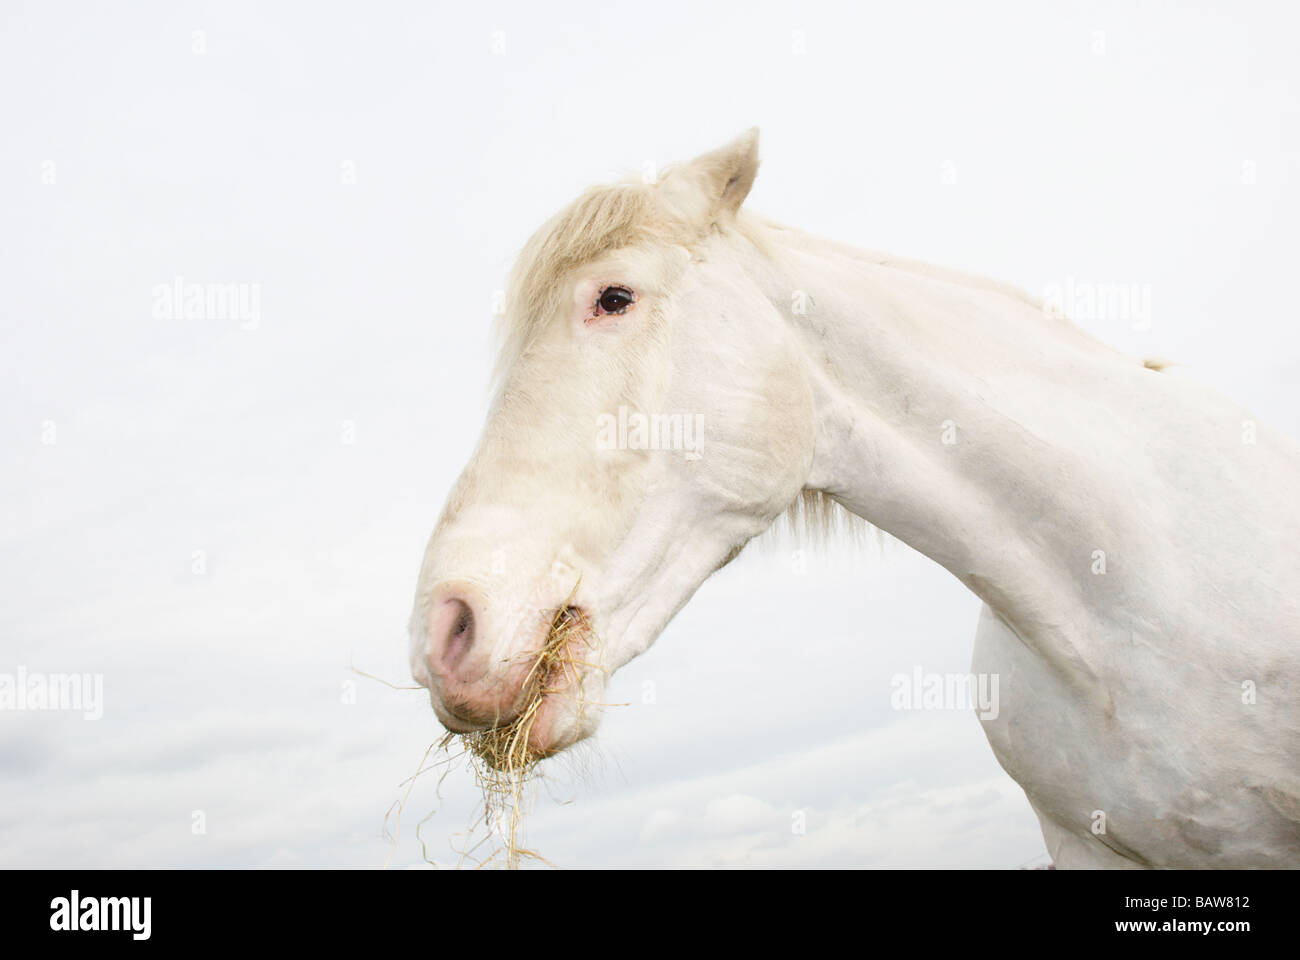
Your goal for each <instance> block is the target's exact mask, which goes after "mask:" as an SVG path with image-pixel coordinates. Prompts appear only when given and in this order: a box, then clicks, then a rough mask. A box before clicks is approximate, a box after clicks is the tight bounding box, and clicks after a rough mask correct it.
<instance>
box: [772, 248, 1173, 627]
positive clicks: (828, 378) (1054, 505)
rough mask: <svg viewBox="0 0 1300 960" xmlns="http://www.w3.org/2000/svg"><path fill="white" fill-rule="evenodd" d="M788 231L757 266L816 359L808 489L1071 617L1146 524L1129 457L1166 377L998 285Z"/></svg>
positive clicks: (992, 598)
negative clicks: (1119, 530) (1093, 576)
mask: <svg viewBox="0 0 1300 960" xmlns="http://www.w3.org/2000/svg"><path fill="white" fill-rule="evenodd" d="M771 240H772V244H771V247H770V249H769V250H768V251H767V254H766V255H765V256H764V257H763V261H764V267H763V269H762V270H758V271H756V272H755V278H756V280H758V282H759V283H760V284H761V285H763V287H764V289H765V292H766V294H767V296H768V297H769V298H770V299H771V300H772V302H773V303H774V305H776V306H777V307H778V308H779V309H780V310H781V312H782V314H783V315H785V316H787V317H789V318H790V320H789V322H790V323H791V325H792V327H793V330H794V332H795V334H796V337H797V338H798V340H799V341H800V343H801V344H802V348H803V350H804V352H805V354H806V356H807V368H808V371H809V380H810V382H811V384H812V389H813V393H814V397H815V406H816V414H817V417H816V422H815V426H814V430H815V431H816V453H815V458H814V463H813V468H812V472H811V475H810V476H809V478H808V483H807V486H808V487H810V488H812V489H817V490H822V491H824V492H825V493H827V494H828V495H830V496H831V497H833V498H834V499H835V500H837V501H838V502H839V503H840V504H842V505H843V506H844V507H846V508H848V509H849V510H850V511H852V512H853V513H855V514H858V515H859V516H861V517H863V518H864V519H866V520H868V521H870V522H871V523H873V524H875V525H876V526H878V527H880V528H882V529H883V530H885V531H886V532H888V533H890V534H891V535H893V536H895V537H897V538H898V539H900V540H902V541H904V542H905V543H907V544H909V545H910V546H912V547H913V548H915V549H916V550H918V551H920V552H921V553H923V554H925V555H926V556H928V557H930V558H931V559H933V560H935V561H937V562H938V563H940V564H942V565H943V566H944V567H946V568H947V569H948V570H949V571H950V572H952V573H953V574H955V575H956V576H957V577H958V578H959V579H960V580H962V582H964V583H965V584H966V585H967V586H968V587H970V588H971V589H972V590H973V591H974V592H975V593H976V594H977V595H979V596H980V597H981V598H982V599H983V600H984V601H985V602H986V603H988V604H989V605H990V606H992V607H993V608H994V609H995V610H997V611H998V612H999V613H1001V614H1003V615H1004V616H1005V617H1006V618H1007V619H1008V620H1010V621H1013V622H1024V621H1026V620H1033V621H1037V622H1044V620H1045V619H1046V620H1050V619H1053V618H1055V617H1059V616H1060V615H1061V614H1062V612H1063V611H1062V605H1063V603H1066V602H1068V601H1067V600H1066V599H1065V598H1063V597H1062V595H1061V594H1062V590H1063V584H1064V583H1066V582H1067V581H1069V582H1077V581H1078V580H1079V578H1080V576H1081V574H1082V575H1083V576H1085V577H1086V575H1087V572H1088V568H1089V563H1090V559H1091V558H1092V556H1093V551H1094V550H1095V549H1101V550H1105V549H1108V548H1111V547H1113V546H1114V545H1115V544H1114V540H1113V534H1112V531H1114V530H1115V529H1116V525H1117V524H1124V523H1128V524H1129V527H1130V528H1131V529H1135V530H1140V529H1141V521H1142V518H1141V517H1140V516H1135V515H1133V513H1134V510H1135V508H1134V505H1133V502H1132V501H1133V498H1132V496H1131V495H1128V496H1126V495H1127V494H1131V491H1132V485H1133V484H1134V483H1137V482H1138V479H1137V478H1135V477H1134V476H1133V475H1131V474H1130V470H1131V467H1130V463H1129V462H1126V461H1125V459H1124V457H1125V454H1126V453H1127V452H1128V451H1129V449H1130V446H1131V445H1136V449H1138V450H1140V449H1141V443H1142V441H1141V438H1140V437H1135V436H1132V435H1128V434H1129V433H1131V431H1130V430H1129V428H1130V427H1131V426H1132V424H1133V421H1134V420H1135V418H1134V416H1133V414H1132V411H1133V410H1134V409H1135V407H1134V404H1135V403H1136V404H1139V405H1140V404H1141V402H1142V398H1143V397H1144V396H1145V394H1146V393H1147V391H1149V390H1151V389H1155V388H1154V387H1153V386H1152V381H1153V380H1155V379H1158V375H1157V374H1155V373H1153V372H1152V371H1148V370H1145V369H1143V366H1142V364H1141V363H1140V362H1139V361H1137V360H1134V359H1131V358H1127V357H1125V356H1123V355H1121V354H1119V353H1118V352H1116V351H1114V350H1112V349H1111V348H1109V347H1106V346H1104V345H1102V344H1100V343H1098V342H1097V341H1094V340H1092V339H1091V338H1089V337H1087V336H1085V335H1084V334H1083V333H1082V332H1080V331H1078V330H1077V329H1075V328H1074V327H1073V326H1071V325H1070V324H1069V323H1068V322H1066V321H1063V320H1060V319H1057V318H1054V317H1051V316H1047V315H1045V314H1044V311H1043V310H1042V309H1041V308H1040V307H1037V306H1036V305H1035V304H1033V303H1032V302H1030V301H1029V300H1028V299H1027V298H1025V297H1024V296H1023V295H1021V294H1018V293H1017V292H1015V291H1013V290H1010V289H1009V288H1006V287H1002V286H999V285H996V284H994V283H992V282H989V281H983V280H978V279H974V278H968V277H962V276H959V275H956V274H950V273H946V272H944V271H940V270H937V269H935V268H930V267H925V266H922V265H916V264H900V263H897V262H891V261H889V260H888V259H886V258H883V257H877V256H873V255H870V254H864V253H859V252H856V251H851V250H848V249H846V248H843V247H839V246H836V245H833V244H830V243H827V242H823V241H818V240H815V239H813V238H809V237H806V236H802V235H798V234H794V233H792V232H789V231H782V232H778V233H775V234H774V235H773V236H772V238H771ZM1117 457H1118V458H1119V459H1118V460H1117V459H1116V458H1117ZM1080 602H1081V603H1082V598H1080Z"/></svg>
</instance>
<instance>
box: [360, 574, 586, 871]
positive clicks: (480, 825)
mask: <svg viewBox="0 0 1300 960" xmlns="http://www.w3.org/2000/svg"><path fill="white" fill-rule="evenodd" d="M577 592H578V584H574V587H573V590H572V591H570V593H569V596H568V598H567V599H566V600H565V602H564V603H563V604H562V605H561V606H559V607H557V608H555V609H554V610H551V611H544V612H543V613H542V614H541V615H542V617H543V618H544V622H547V631H546V639H545V640H544V641H543V643H542V646H541V648H540V649H538V650H532V651H528V652H526V653H524V654H521V655H520V656H519V658H518V659H520V660H522V661H524V662H528V661H531V664H530V666H529V668H528V673H527V674H526V676H525V678H524V683H523V692H522V693H521V695H520V703H521V704H522V708H521V710H520V712H519V713H518V715H517V716H516V717H515V718H514V719H513V720H511V721H510V722H509V723H506V724H502V725H500V726H497V727H493V728H492V729H489V730H480V731H476V732H474V733H465V734H456V733H446V734H444V735H443V736H442V737H441V738H440V739H439V740H437V741H435V742H433V743H431V744H430V745H429V746H428V748H427V749H426V750H425V751H424V754H423V756H422V757H421V758H420V763H419V764H418V766H417V767H416V771H415V773H414V774H412V775H411V776H410V777H408V778H407V779H406V780H404V781H402V783H400V784H399V785H398V789H399V790H400V789H402V788H403V787H405V791H404V792H403V794H402V796H401V797H400V798H399V799H397V800H396V801H394V803H393V804H392V806H391V807H389V809H388V812H387V813H386V814H385V815H384V836H385V838H386V839H388V840H389V841H390V842H391V847H390V849H389V853H388V857H387V858H386V859H385V861H384V868H385V869H387V868H388V866H389V865H390V863H391V861H392V858H393V855H394V854H395V853H396V851H397V846H398V841H399V839H400V836H401V832H402V813H403V811H404V809H405V807H406V804H407V801H408V800H409V799H410V797H411V791H412V790H413V789H414V787H415V781H416V780H418V779H419V778H420V777H421V776H422V775H423V774H425V773H428V772H429V771H431V770H435V769H438V768H442V774H441V776H440V777H438V785H437V788H436V792H437V797H438V800H439V801H441V800H442V794H441V789H442V784H443V782H444V781H445V780H446V779H447V776H448V774H449V773H450V772H451V770H452V769H454V764H455V762H456V761H457V760H459V759H461V758H462V757H464V758H466V760H467V761H468V763H469V766H470V768H471V770H472V771H473V775H474V781H475V784H476V786H477V787H478V788H479V790H480V791H481V792H482V794H483V805H482V807H481V808H480V809H479V812H478V813H477V814H476V816H475V817H474V819H473V821H472V822H471V823H470V824H469V826H468V827H467V829H466V831H465V833H464V834H462V835H461V836H463V837H464V843H463V844H462V845H461V847H460V849H456V847H455V846H453V848H452V849H453V850H454V851H455V852H456V853H457V854H459V862H458V863H457V864H456V866H457V867H458V868H460V867H465V866H467V865H469V866H472V867H474V868H475V869H481V868H483V867H489V866H494V865H498V864H500V863H501V862H502V861H504V866H506V867H507V868H508V869H512V870H513V869H518V867H519V866H520V864H521V863H522V861H523V860H524V859H532V860H538V861H540V862H542V863H546V864H547V865H551V866H553V864H551V863H550V861H548V860H547V859H546V858H545V857H543V856H542V855H541V854H539V853H538V852H537V851H535V850H530V849H527V848H526V847H524V846H522V845H521V842H520V838H521V833H522V822H523V811H524V807H525V793H526V790H525V788H526V787H527V786H528V785H529V783H530V781H532V780H533V779H534V778H536V777H539V776H540V773H539V771H538V765H539V764H540V763H541V761H542V759H543V756H542V755H541V754H538V753H537V752H536V751H534V750H533V748H532V747H531V745H530V743H529V741H530V739H531V736H532V731H533V727H534V726H535V725H536V723H537V717H538V713H539V711H540V710H541V706H542V703H543V701H544V700H545V699H546V697H547V696H548V695H551V694H569V695H572V696H575V697H576V698H577V701H578V722H579V724H581V723H582V720H583V713H584V711H585V710H586V707H587V706H588V704H587V702H586V700H585V699H583V683H582V670H581V668H583V667H588V668H591V669H595V670H603V669H604V668H603V667H601V666H600V664H598V663H594V662H592V661H590V660H588V659H584V658H583V651H590V650H592V649H594V648H595V646H596V644H595V632H594V631H593V630H592V627H591V623H590V621H589V620H588V619H587V616H586V614H585V613H583V612H582V611H581V610H579V609H578V608H576V607H574V606H572V601H573V598H574V596H575V595H576V594H577ZM349 667H350V669H351V670H352V672H354V673H357V674H359V675H360V676H363V677H365V678H367V679H369V680H374V681H376V682H378V683H382V684H384V685H385V686H387V687H389V688H391V689H394V690H424V688H423V687H419V686H416V687H412V686H408V685H405V684H396V683H391V682H390V681H388V680H384V679H383V678H382V677H376V676H374V675H373V674H369V673H366V672H364V671H362V670H358V669H357V668H356V666H355V665H352V664H351V663H349ZM457 741H459V742H460V744H461V746H463V748H464V749H463V750H460V751H456V752H453V751H452V749H451V748H452V746H453V744H455V743H456V742H457ZM435 752H437V753H439V754H441V755H442V756H441V758H440V759H437V760H435V761H433V762H430V755H431V754H434V753H435ZM435 813H437V807H434V809H433V810H431V811H430V812H429V813H428V814H427V815H426V816H425V817H424V818H423V819H421V820H420V821H419V822H418V823H417V824H416V827H415V837H416V840H417V841H418V842H419V844H420V849H421V854H422V856H423V859H424V861H425V862H426V863H428V864H431V865H433V866H442V864H439V863H438V862H437V861H435V860H433V859H432V858H430V857H429V853H428V849H427V846H426V844H425V841H424V837H423V836H422V835H421V828H422V827H423V826H424V825H425V824H426V823H427V822H428V821H429V820H430V819H431V818H432V817H433V815H434V814H435ZM390 820H393V821H394V830H393V831H392V832H391V833H390V832H389V830H388V823H389V821H390ZM480 831H482V833H483V835H482V836H478V835H479V833H480ZM494 834H497V835H499V836H500V838H501V842H500V843H497V844H495V845H494V846H493V847H491V848H490V849H489V851H488V852H487V853H486V854H485V855H482V856H479V855H478V851H479V850H480V849H481V848H482V847H483V845H484V844H486V843H487V842H488V841H489V840H491V839H492V838H493V835H494ZM476 838H477V839H476Z"/></svg>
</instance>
